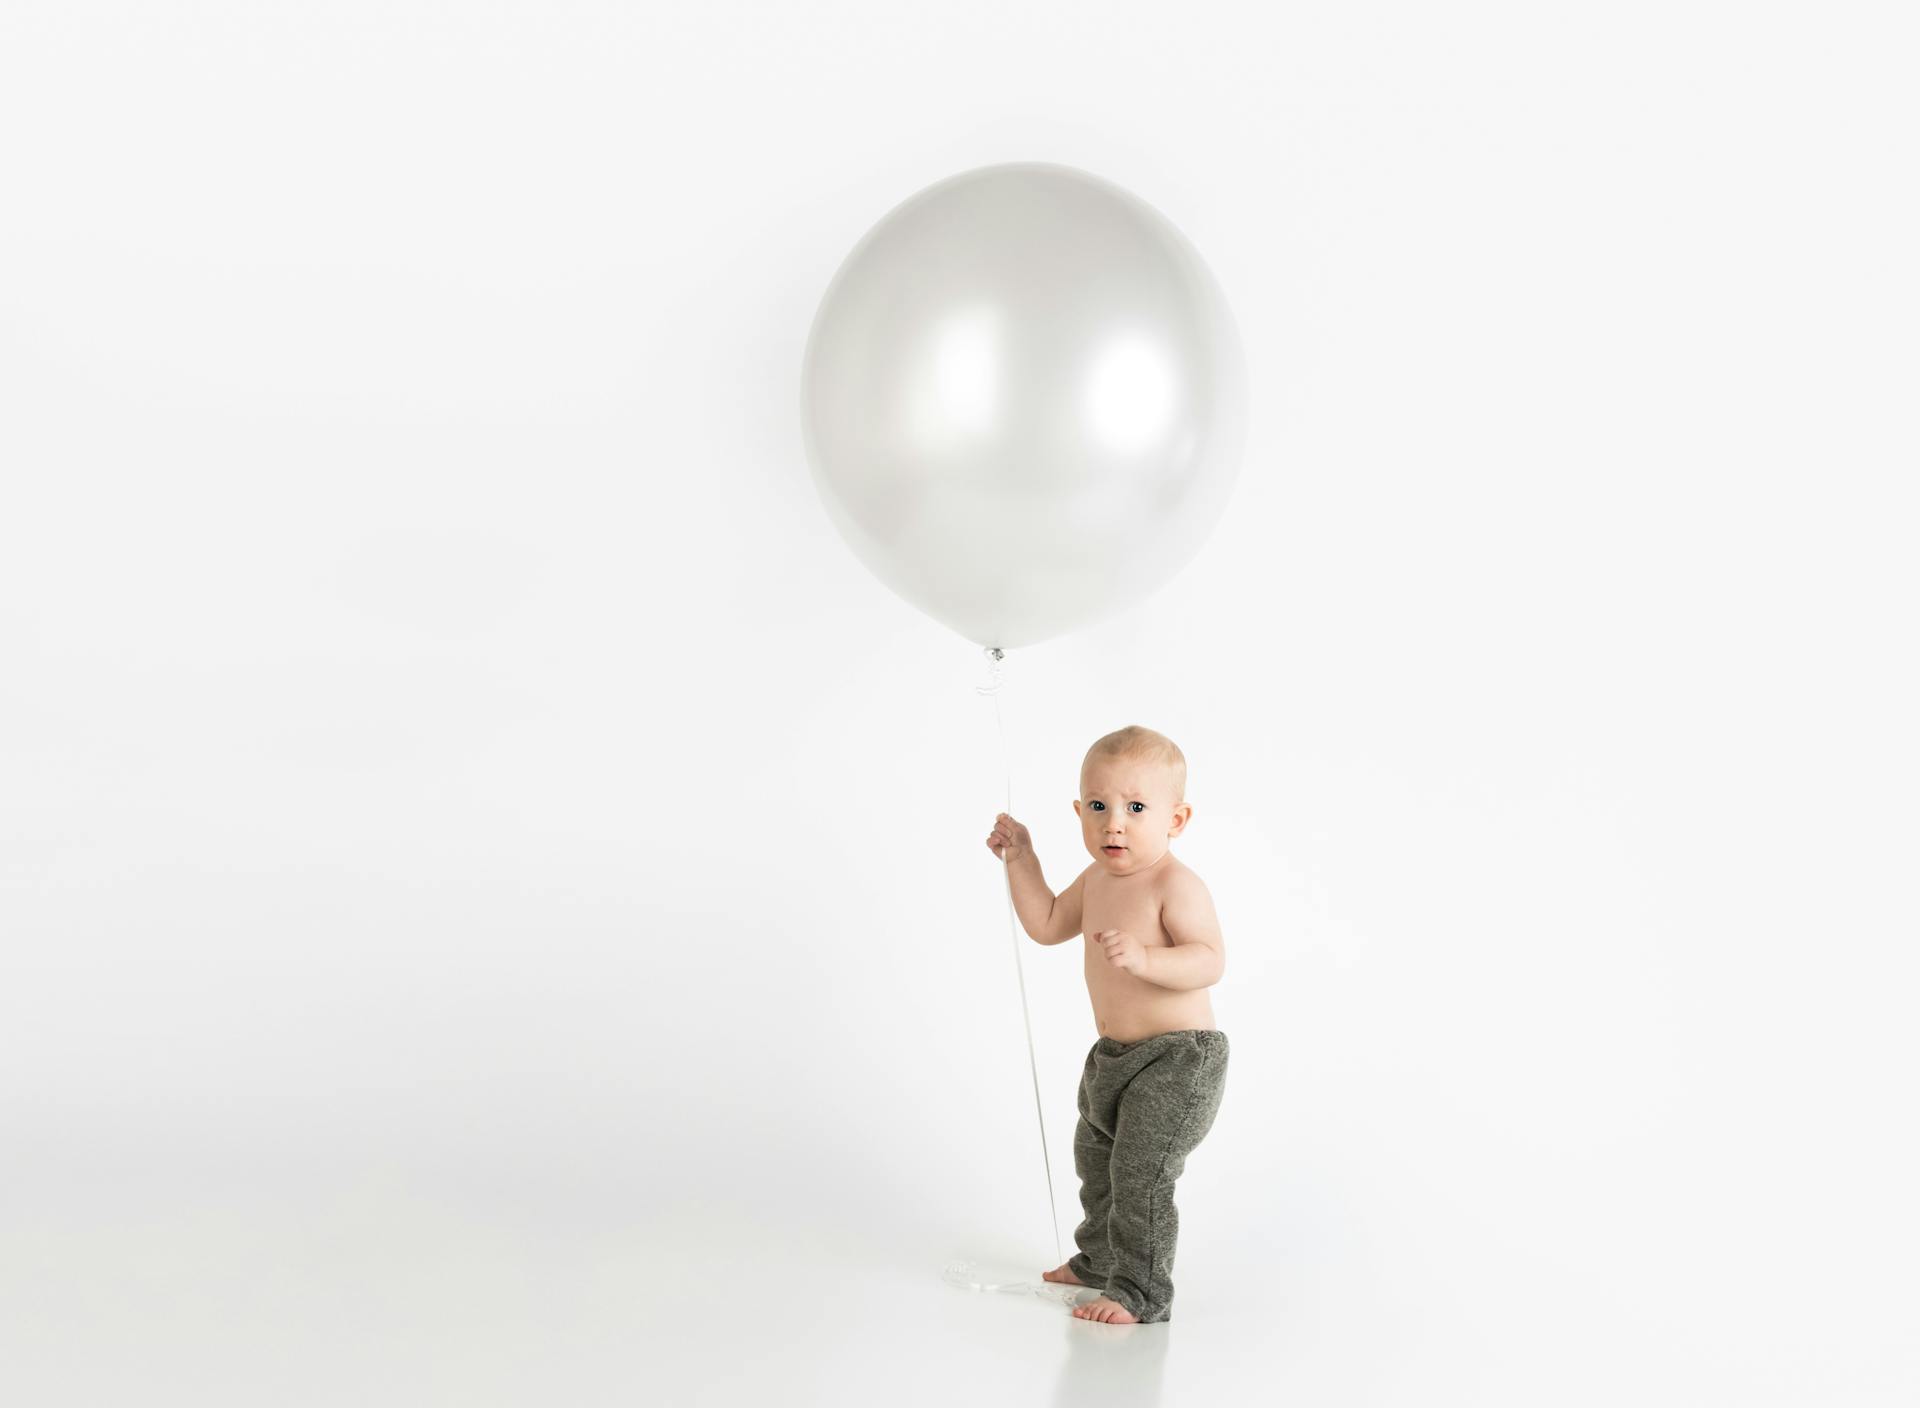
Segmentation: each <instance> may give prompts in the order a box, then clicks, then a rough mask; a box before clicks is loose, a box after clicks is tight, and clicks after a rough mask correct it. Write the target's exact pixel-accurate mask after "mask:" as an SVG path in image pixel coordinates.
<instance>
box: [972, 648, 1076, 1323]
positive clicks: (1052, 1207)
mask: <svg viewBox="0 0 1920 1408" xmlns="http://www.w3.org/2000/svg"><path fill="white" fill-rule="evenodd" d="M1005 658H1006V652H1005V651H1003V650H1001V649H1000V648H999V647H998V646H992V645H990V646H988V647H987V674H988V679H989V682H988V683H987V684H985V685H975V686H974V690H975V692H976V693H979V694H986V695H991V696H992V698H993V721H994V723H995V724H997V725H998V726H999V729H1000V760H1001V763H1002V765H1003V766H1004V767H1005V769H1006V775H1007V819H1008V820H1009V821H1011V820H1012V819H1013V759H1012V756H1011V755H1010V754H1009V753H1008V751H1007V725H1006V721H1005V720H1004V719H1002V718H1001V717H1000V686H1001V685H1002V684H1004V683H1005V680H1004V679H1003V678H1002V676H1001V673H1000V662H1001V661H1002V660H1004V659H1005ZM1000 869H1001V873H1002V874H1003V875H1004V876H1005V877H1006V882H1007V936H1008V937H1009V938H1011V939H1012V940H1013V972H1014V976H1015V977H1016V978H1018V979H1019V981H1020V1020H1021V1021H1022V1022H1023V1023H1025V1024H1026V1029H1027V1069H1028V1070H1029V1071H1031V1072H1032V1074H1033V1110H1034V1114H1035V1116H1036V1117H1037V1118H1038V1119H1039V1121H1040V1161H1041V1163H1042V1164H1044V1165H1045V1167H1046V1171H1047V1215H1048V1216H1049V1217H1051V1218H1052V1219H1053V1254H1054V1255H1055V1256H1057V1257H1060V1259H1061V1260H1062V1261H1065V1260H1066V1257H1065V1256H1063V1255H1061V1250H1060V1210H1059V1206H1058V1205H1057V1204H1056V1203H1055V1201H1054V1196H1053V1160H1052V1158H1051V1157H1050V1156H1049V1155H1048V1153H1047V1119H1046V1114H1045V1112H1044V1111H1042V1109H1041V1107H1040V1062H1039V1060H1038V1059H1037V1058H1036V1057H1035V1056H1034V1054H1033V1017H1032V1015H1031V1014H1030V1013H1029V1012H1028V1010H1027V973H1026V967H1025V965H1024V964H1023V963H1022V962H1021V960H1020V929H1019V923H1020V916H1019V913H1018V912H1017V911H1016V910H1015V909H1014V907H1013V868H1012V866H1010V865H1008V864H1007V854H1006V851H1005V850H1002V851H1001V852H1000ZM983 1289H987V1288H984V1287H983ZM994 1289H997V1288H994Z"/></svg>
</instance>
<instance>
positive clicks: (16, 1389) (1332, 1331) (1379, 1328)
mask: <svg viewBox="0 0 1920 1408" xmlns="http://www.w3.org/2000/svg"><path fill="white" fill-rule="evenodd" d="M774 1152H775V1153H776V1154H778V1155H780V1157H776V1158H774V1159H772V1160H771V1161H770V1162H769V1163H768V1164H767V1165H766V1166H765V1168H764V1169H763V1170H762V1173H763V1174H764V1175H765V1176H766V1178H767V1179H768V1180H770V1181H769V1182H768V1183H766V1184H763V1185H761V1186H762V1187H764V1188H765V1189H766V1193H765V1196H761V1197H754V1196H750V1189H751V1186H752V1185H751V1184H750V1183H749V1182H747V1181H744V1180H742V1179H740V1178H739V1177H738V1176H737V1175H734V1176H729V1175H728V1174H726V1173H725V1172H724V1171H721V1170H717V1169H716V1170H712V1171H711V1174H712V1176H711V1177H703V1178H701V1179H698V1180H695V1179H686V1180H682V1181H680V1182H679V1183H678V1185H677V1186H678V1192H677V1195H676V1198H675V1200H674V1201H673V1203H672V1204H671V1205H662V1204H658V1203H656V1204H655V1205H654V1206H653V1207H652V1208H651V1210H649V1209H648V1208H647V1207H646V1206H645V1205H644V1200H641V1199H636V1198H623V1197H622V1195H621V1193H620V1188H621V1186H622V1184H623V1182H627V1181H629V1180H633V1182H631V1183H630V1184H629V1186H633V1187H637V1186H639V1183H638V1181H637V1180H640V1179H644V1178H645V1177H646V1176H647V1175H646V1171H645V1170H644V1169H641V1168H635V1167H624V1168H622V1167H614V1166H608V1165H601V1166H598V1167H582V1166H578V1165H575V1166H573V1167H571V1168H569V1167H565V1166H561V1165H563V1164H564V1161H561V1164H557V1165H550V1166H548V1167H545V1168H544V1169H543V1168H540V1167H536V1166H535V1164H534V1162H532V1161H528V1160H521V1161H514V1160H510V1159H509V1160H503V1161H501V1162H500V1163H498V1164H496V1166H494V1167H493V1168H491V1169H478V1168H469V1169H464V1170H461V1169H455V1168H452V1167H449V1166H446V1165H440V1166H438V1167H435V1166H432V1165H430V1164H428V1163H425V1162H416V1163H414V1164H413V1166H411V1167H410V1168H403V1167H402V1166H401V1165H400V1163H399V1162H394V1161H390V1162H389V1163H388V1164H387V1165H386V1166H385V1168H384V1169H381V1168H378V1167H376V1166H373V1165H367V1166H363V1168H362V1169H361V1170H360V1171H359V1172H358V1173H355V1172H353V1171H352V1170H351V1169H350V1168H348V1167H346V1166H344V1165H340V1166H336V1167H334V1168H333V1169H332V1170H331V1171H330V1172H327V1173H324V1174H322V1173H320V1172H319V1171H318V1170H316V1169H313V1168H308V1169H306V1170H305V1171H301V1170H283V1171H282V1172H281V1173H279V1174H277V1175H270V1174H266V1173H263V1172H262V1171H261V1170H260V1169H258V1168H256V1169H254V1170H253V1171H252V1172H251V1173H249V1174H248V1175H247V1176H246V1177H244V1178H241V1177H236V1176H231V1175H229V1176H226V1177H222V1176H221V1175H220V1174H219V1173H218V1172H217V1171H214V1170H211V1169H207V1168H201V1169H200V1170H198V1171H197V1172H196V1173H195V1175H194V1177H193V1178H192V1179H191V1180H185V1181H183V1180H181V1179H179V1178H177V1177H171V1176H167V1175H164V1174H163V1176H160V1177H157V1178H156V1177H154V1176H152V1175H151V1172H150V1171H149V1173H147V1174H143V1172H142V1169H141V1168H140V1167H138V1166H137V1165H131V1164H130V1165H128V1166H126V1167H124V1168H118V1169H115V1168H111V1167H109V1164H110V1163H111V1161H110V1160H105V1159H103V1160H101V1161H100V1162H98V1163H96V1164H94V1165H93V1166H92V1167H91V1168H90V1169H89V1170H87V1171H86V1172H85V1173H84V1174H83V1175H82V1176H78V1177H76V1178H75V1179H73V1180H71V1181H69V1182H68V1183H66V1185H65V1186H60V1187H54V1186H49V1185H47V1184H45V1183H44V1182H42V1183H41V1184H40V1185H39V1186H37V1187H33V1188H30V1189H26V1190H22V1189H19V1188H18V1187H16V1189H15V1191H16V1193H18V1192H21V1191H25V1192H27V1193H28V1196H25V1197H20V1196H15V1197H11V1198H9V1200H8V1202H7V1204H6V1206H5V1208H4V1222H3V1223H0V1245H3V1246H4V1251H5V1257H4V1261H3V1262H0V1326H3V1328H0V1350H3V1351H4V1353H0V1389H4V1395H3V1396H4V1398H5V1401H7V1402H8V1403H10V1404H17V1405H23V1406H24V1405H31V1408H56V1406H57V1405H75V1408H78V1406H79V1405H86V1408H105V1406H109V1405H123V1404H124V1405H133V1404H139V1405H153V1404H172V1403H180V1404H195V1405H203V1408H204V1406H205V1405H216V1404H234V1405H242V1404H244V1405H248V1408H257V1406H258V1405H275V1408H295V1406H296V1405H308V1404H313V1405H319V1404H327V1405H335V1404H340V1405H345V1404H352V1405H383V1404H394V1405H408V1408H420V1406H421V1405H435V1404H447V1405H455V1404H458V1405H480V1404H527V1405H534V1404H539V1405H560V1404H564V1405H591V1404H661V1405H682V1404H726V1405H731V1404H753V1403H821V1404H862V1403H875V1404H880V1403H887V1404H891V1403H910V1404H917V1405H935V1404H980V1403H991V1404H1012V1405H1018V1404H1036V1405H1039V1404H1051V1405H1068V1404H1082V1403H1084V1404H1095V1403H1097V1404H1101V1405H1105V1406H1106V1408H1113V1405H1188V1404H1192V1405H1200V1404H1242V1403H1299V1404H1309V1405H1315V1406H1316V1408H1320V1406H1321V1405H1340V1404H1368V1405H1374V1404H1408V1405H1427V1404H1436V1403H1438V1404H1451V1403H1460V1404H1475V1405H1484V1404H1494V1403H1502V1404H1504V1403H1513V1404H1527V1405H1539V1404H1553V1405H1571V1404H1588V1403H1591V1404H1596V1405H1598V1404H1609V1405H1613V1404H1620V1403H1626V1402H1632V1403H1635V1404H1648V1403H1657V1404H1666V1403H1671V1404H1686V1405H1702V1404H1715V1403H1728V1404H1736V1403H1737V1404H1741V1405H1750V1404H1767V1403H1806V1404H1815V1403H1818V1404H1822V1405H1838V1404H1849V1403H1888V1404H1892V1403H1896V1402H1911V1401H1912V1399H1911V1397H1909V1396H1906V1393H1905V1390H1908V1389H1911V1387H1912V1384H1913V1382H1914V1379H1913V1377H1912V1374H1911V1369H1912V1360H1911V1357H1910V1351H1909V1350H1903V1349H1902V1348H1900V1346H1901V1345H1902V1344H1904V1343H1905V1337H1904V1332H1903V1331H1902V1330H1901V1328H1900V1327H1899V1326H1898V1325H1896V1324H1895V1323H1893V1320H1894V1316H1895V1310H1896V1308H1893V1307H1887V1308H1885V1309H1886V1315H1887V1317H1888V1318H1887V1319H1886V1321H1885V1322H1884V1323H1877V1324H1876V1323H1871V1321H1870V1322H1868V1323H1864V1324H1863V1323H1861V1322H1859V1321H1858V1320H1857V1319H1855V1318H1852V1316H1851V1313H1850V1312H1849V1310H1848V1305H1847V1288H1845V1287H1835V1288H1831V1290H1830V1291H1827V1290H1823V1289H1822V1288H1819V1287H1814V1286H1806V1285H1799V1286H1794V1287H1775V1288H1768V1287H1764V1286H1747V1287H1744V1288H1740V1287H1729V1288H1727V1289H1728V1290H1729V1291H1730V1292H1731V1298H1728V1299H1721V1300H1718V1301H1701V1302H1699V1303H1697V1304H1696V1305H1694V1306H1693V1307H1692V1310H1691V1312H1690V1313H1686V1314H1679V1315H1676V1313H1675V1311H1674V1306H1675V1298H1674V1294H1673V1290H1674V1288H1673V1287H1672V1286H1671V1285H1665V1286H1663V1285H1661V1284H1658V1277H1657V1275H1656V1273H1655V1271H1654V1269H1653V1268H1649V1269H1648V1275H1647V1279H1646V1281H1645V1282H1644V1283H1643V1284H1639V1285H1634V1284H1609V1283H1606V1282H1605V1281H1602V1280H1598V1279H1595V1278H1591V1277H1589V1278H1588V1279H1586V1280H1584V1281H1583V1280H1582V1279H1581V1278H1580V1277H1579V1276H1577V1275H1574V1274H1570V1272H1569V1269H1568V1267H1567V1266H1566V1265H1565V1264H1564V1263H1563V1262H1560V1261H1556V1260H1555V1258H1554V1257H1553V1256H1552V1255H1551V1254H1550V1252H1549V1251H1547V1250H1544V1249H1543V1250H1542V1251H1541V1253H1540V1254H1538V1255H1537V1256H1533V1257H1528V1256H1525V1255H1519V1254H1516V1253H1515V1252H1514V1251H1513V1249H1512V1248H1511V1247H1510V1246H1504V1245H1500V1244H1489V1245H1488V1247H1487V1254H1486V1256H1485V1257H1484V1258H1482V1259H1478V1260H1476V1259H1474V1258H1472V1257H1471V1256H1469V1255H1465V1254H1463V1255H1461V1257H1460V1259H1459V1260H1458V1261H1457V1263H1456V1264H1454V1265H1452V1266H1432V1265H1427V1264H1424V1263H1423V1262H1422V1261H1421V1259H1420V1256H1419V1252H1420V1250H1421V1249H1420V1248H1418V1247H1415V1246H1395V1245H1391V1244H1389V1243H1388V1242H1386V1241H1383V1240H1382V1238H1381V1236H1380V1233H1381V1230H1382V1229H1381V1228H1379V1227H1373V1228H1369V1227H1368V1226H1366V1225H1365V1223H1364V1221H1363V1220H1361V1219H1359V1218H1357V1217H1356V1216H1355V1215H1354V1214H1355V1209H1356V1208H1358V1207H1359V1206H1361V1202H1360V1201H1359V1200H1356V1199H1351V1198H1350V1199H1348V1200H1346V1202H1345V1205H1344V1207H1343V1206H1341V1205H1340V1204H1339V1203H1337V1202H1336V1201H1334V1200H1327V1201H1325V1202H1324V1203H1323V1204H1322V1205H1321V1206H1320V1207H1319V1208H1318V1209H1315V1210H1312V1211H1311V1213H1310V1212H1309V1210H1308V1209H1307V1208H1304V1207H1302V1206H1301V1203H1302V1202H1305V1201H1310V1200H1311V1199H1312V1197H1313V1196H1314V1195H1313V1193H1312V1191H1311V1188H1310V1186H1309V1184H1308V1183H1306V1182H1303V1181H1302V1180H1297V1179H1296V1180H1292V1181H1291V1182H1289V1183H1288V1184H1286V1185H1283V1186H1282V1187H1281V1188H1279V1189H1278V1190H1276V1191H1278V1192H1279V1193H1281V1194H1282V1195H1283V1197H1285V1198H1290V1199H1291V1201H1292V1203H1293V1206H1292V1207H1291V1208H1288V1207H1285V1206H1280V1205H1276V1206H1275V1207H1274V1208H1273V1209H1272V1211H1271V1213H1270V1215H1269V1216H1268V1217H1267V1218H1266V1219H1264V1220H1263V1221H1262V1222H1261V1223H1260V1224H1259V1230H1257V1231H1249V1230H1248V1227H1247V1224H1245V1223H1244V1222H1240V1223H1236V1222H1235V1221H1230V1219H1229V1218H1228V1217H1227V1216H1226V1215H1225V1214H1224V1212H1223V1211H1221V1210H1218V1209H1217V1208H1206V1209H1205V1210H1203V1200H1202V1199H1201V1198H1200V1197H1199V1196H1197V1195H1198V1194H1199V1193H1200V1192H1201V1191H1203V1190H1201V1189H1195V1194H1196V1196H1194V1197H1193V1198H1192V1199H1191V1200H1190V1204H1191V1205H1190V1207H1189V1209H1188V1212H1187V1214H1186V1222H1185V1224H1184V1225H1183V1233H1182V1237H1183V1245H1182V1249H1181V1253H1180V1261H1179V1272H1178V1275H1177V1277H1176V1282H1177V1286H1178V1299H1177V1306H1176V1311H1175V1318H1174V1319H1173V1320H1172V1321H1170V1322H1168V1323H1166V1324H1162V1325H1153V1326H1128V1327H1121V1326H1110V1325H1101V1324H1092V1323H1088V1322H1084V1321H1081V1320H1077V1319H1075V1318H1074V1317H1073V1316H1072V1315H1071V1314H1069V1312H1068V1310H1067V1309H1066V1307H1065V1306H1063V1305H1061V1304H1059V1303H1057V1302H1055V1301H1052V1300H1049V1299H1043V1298H1041V1297H1039V1296H1034V1295H1026V1294H1009V1293H996V1294H983V1293H974V1292H968V1291H965V1290H960V1289H956V1288H954V1287H952V1286H951V1285H948V1284H946V1283H945V1282H944V1281H943V1280H942V1276H941V1271H942V1268H943V1266H945V1265H946V1264H948V1263H951V1262H954V1261H956V1260H962V1259H966V1260H972V1261H974V1262H975V1263H976V1264H977V1265H978V1267H979V1268H980V1269H981V1270H982V1271H983V1272H985V1273H986V1274H988V1275H992V1274H995V1273H997V1272H998V1271H1001V1270H1003V1269H1004V1270H1007V1271H1014V1270H1021V1269H1024V1270H1026V1271H1028V1272H1029V1273H1030V1274H1035V1275H1037V1272H1038V1271H1039V1270H1040V1268H1041V1267H1042V1266H1044V1265H1047V1264H1050V1260H1051V1257H1050V1252H1051V1247H1050V1245H1049V1243H1050V1241H1051V1230H1050V1229H1047V1228H1044V1227H1043V1228H1041V1229H1039V1232H1038V1235H1027V1230H1026V1229H1023V1230H1022V1231H1021V1232H1019V1233H1015V1232H1014V1231H1011V1230H1009V1229H1008V1228H1006V1227H996V1226H995V1225H994V1223H995V1218H994V1216H993V1215H992V1214H991V1213H990V1212H989V1210H988V1209H987V1208H986V1207H985V1206H980V1207H969V1206H965V1205H963V1203H964V1198H965V1194H964V1193H963V1192H962V1193H957V1194H956V1192H955V1190H956V1189H957V1188H960V1187H962V1186H963V1184H964V1182H965V1180H964V1179H961V1180H954V1179H948V1178H945V1177H942V1176H939V1175H934V1176H932V1180H931V1181H932V1184H933V1185H935V1186H934V1187H933V1189H932V1191H934V1192H936V1194H937V1195H938V1196H937V1197H936V1198H935V1199H934V1200H932V1201H920V1202H917V1203H916V1201H915V1200H914V1199H912V1198H910V1197H905V1196H902V1192H903V1190H901V1189H899V1188H898V1187H894V1188H891V1189H890V1188H888V1187H887V1186H885V1185H884V1184H883V1183H878V1182H876V1181H875V1180H874V1179H873V1178H872V1176H871V1174H872V1170H871V1169H865V1170H863V1169H861V1168H859V1167H851V1166H850V1167H848V1168H846V1169H844V1170H838V1171H835V1172H837V1174H839V1175H843V1176H839V1177H835V1178H829V1179H827V1180H825V1181H821V1180H819V1179H817V1178H816V1177H814V1176H812V1175H809V1174H807V1173H806V1171H805V1168H804V1165H806V1164H807V1163H809V1162H810V1161H811V1159H812V1158H813V1157H814V1156H815V1155H817V1154H818V1152H819V1150H818V1148H817V1147H816V1148H813V1149H809V1147H808V1146H807V1145H806V1144H805V1143H804V1141H801V1140H797V1139H790V1140H787V1141H786V1142H785V1143H784V1144H783V1145H781V1146H779V1147H777V1148H776V1149H775V1151H774ZM163 1162H164V1161H163ZM178 1171H179V1170H178V1169H177V1168H176V1169H175V1170H174V1172H175V1173H177V1172H178ZM1217 1172H1219V1170H1216V1173H1217ZM978 1186H980V1187H981V1188H982V1190H983V1192H984V1194H985V1195H986V1196H989V1197H991V1196H994V1195H995V1194H996V1187H995V1184H994V1181H993V1180H992V1179H991V1178H989V1179H985V1180H982V1182H981V1183H980V1184H979V1185H978ZM1223 1186H1224V1185H1223V1183H1222V1180H1221V1179H1220V1178H1218V1177H1215V1178H1213V1179H1211V1180H1207V1188H1206V1190H1205V1191H1206V1192H1207V1193H1208V1194H1209V1196H1212V1197H1213V1198H1214V1199H1215V1201H1216V1203H1217V1202H1218V1194H1219V1191H1220V1189H1221V1188H1222V1187H1223ZM808 1209H811V1210H812V1211H811V1214H810V1215H809V1213H808ZM1031 1210H1032V1209H1031V1207H1030V1208H1029V1211H1030V1212H1031ZM1001 1211H1002V1212H1003V1213H1004V1214H1005V1215H1006V1217H1007V1219H1008V1221H1010V1222H1018V1221H1020V1220H1021V1217H1020V1215H1019V1214H1018V1213H1017V1212H1013V1211H1012V1210H1010V1209H1003V1210H1001ZM1028 1220H1032V1219H1028ZM1236 1226H1237V1227H1238V1230H1236ZM1064 1230H1065V1231H1067V1232H1069V1233H1070V1228H1068V1229H1064ZM1442 1240H1444V1239H1442ZM1460 1245H1461V1248H1462V1249H1463V1250H1464V1247H1465V1244H1464V1243H1462V1244H1460ZM1822 1304H1824V1305H1825V1306H1827V1307H1828V1310H1827V1311H1826V1312H1824V1313H1823V1312H1821V1311H1819V1310H1818V1309H1817V1307H1818V1306H1819V1305H1822ZM1794 1307H1798V1308H1799V1310H1800V1311H1801V1312H1803V1313H1802V1315H1801V1319H1800V1320H1799V1321H1798V1322H1794V1321H1792V1320H1790V1319H1781V1318H1779V1317H1777V1316H1773V1317H1772V1318H1769V1317H1770V1316H1771V1313H1772V1312H1775V1311H1780V1310H1783V1309H1791V1308H1794ZM1805 1312H1811V1313H1805ZM1903 1355H1905V1356H1908V1357H1905V1358H1903V1357H1902V1356H1903ZM1902 1375H1905V1378H1904V1380H1903V1379H1902V1377H1901V1376H1902Z"/></svg>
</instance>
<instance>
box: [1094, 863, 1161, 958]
mask: <svg viewBox="0 0 1920 1408" xmlns="http://www.w3.org/2000/svg"><path fill="white" fill-rule="evenodd" d="M1139 878H1140V879H1142V880H1144V879H1145V877H1144V876H1142V877H1139ZM1080 928H1081V932H1082V933H1084V934H1086V935H1088V936H1089V937H1091V936H1092V935H1094V934H1097V933H1099V932H1100V931H1101V930H1103V929H1123V930H1125V931H1126V932H1127V933H1129V934H1132V935H1133V936H1134V937H1135V938H1137V939H1138V940H1140V942H1141V943H1143V944H1146V945H1147V946H1148V947H1150V948H1151V947H1154V946H1156V945H1157V946H1160V947H1167V946H1170V945H1171V944H1172V943H1173V940H1172V938H1171V937H1170V936H1169V935H1168V933H1167V931H1166V930H1165V929H1164V928H1162V927H1161V925H1160V891H1159V887H1158V886H1150V885H1146V884H1138V885H1128V884H1126V883H1124V882H1115V881H1113V880H1111V879H1109V878H1108V877H1106V876H1104V875H1089V876H1088V877H1087V890H1086V895H1085V896H1084V898H1083V899H1082V901H1081V917H1080Z"/></svg>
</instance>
